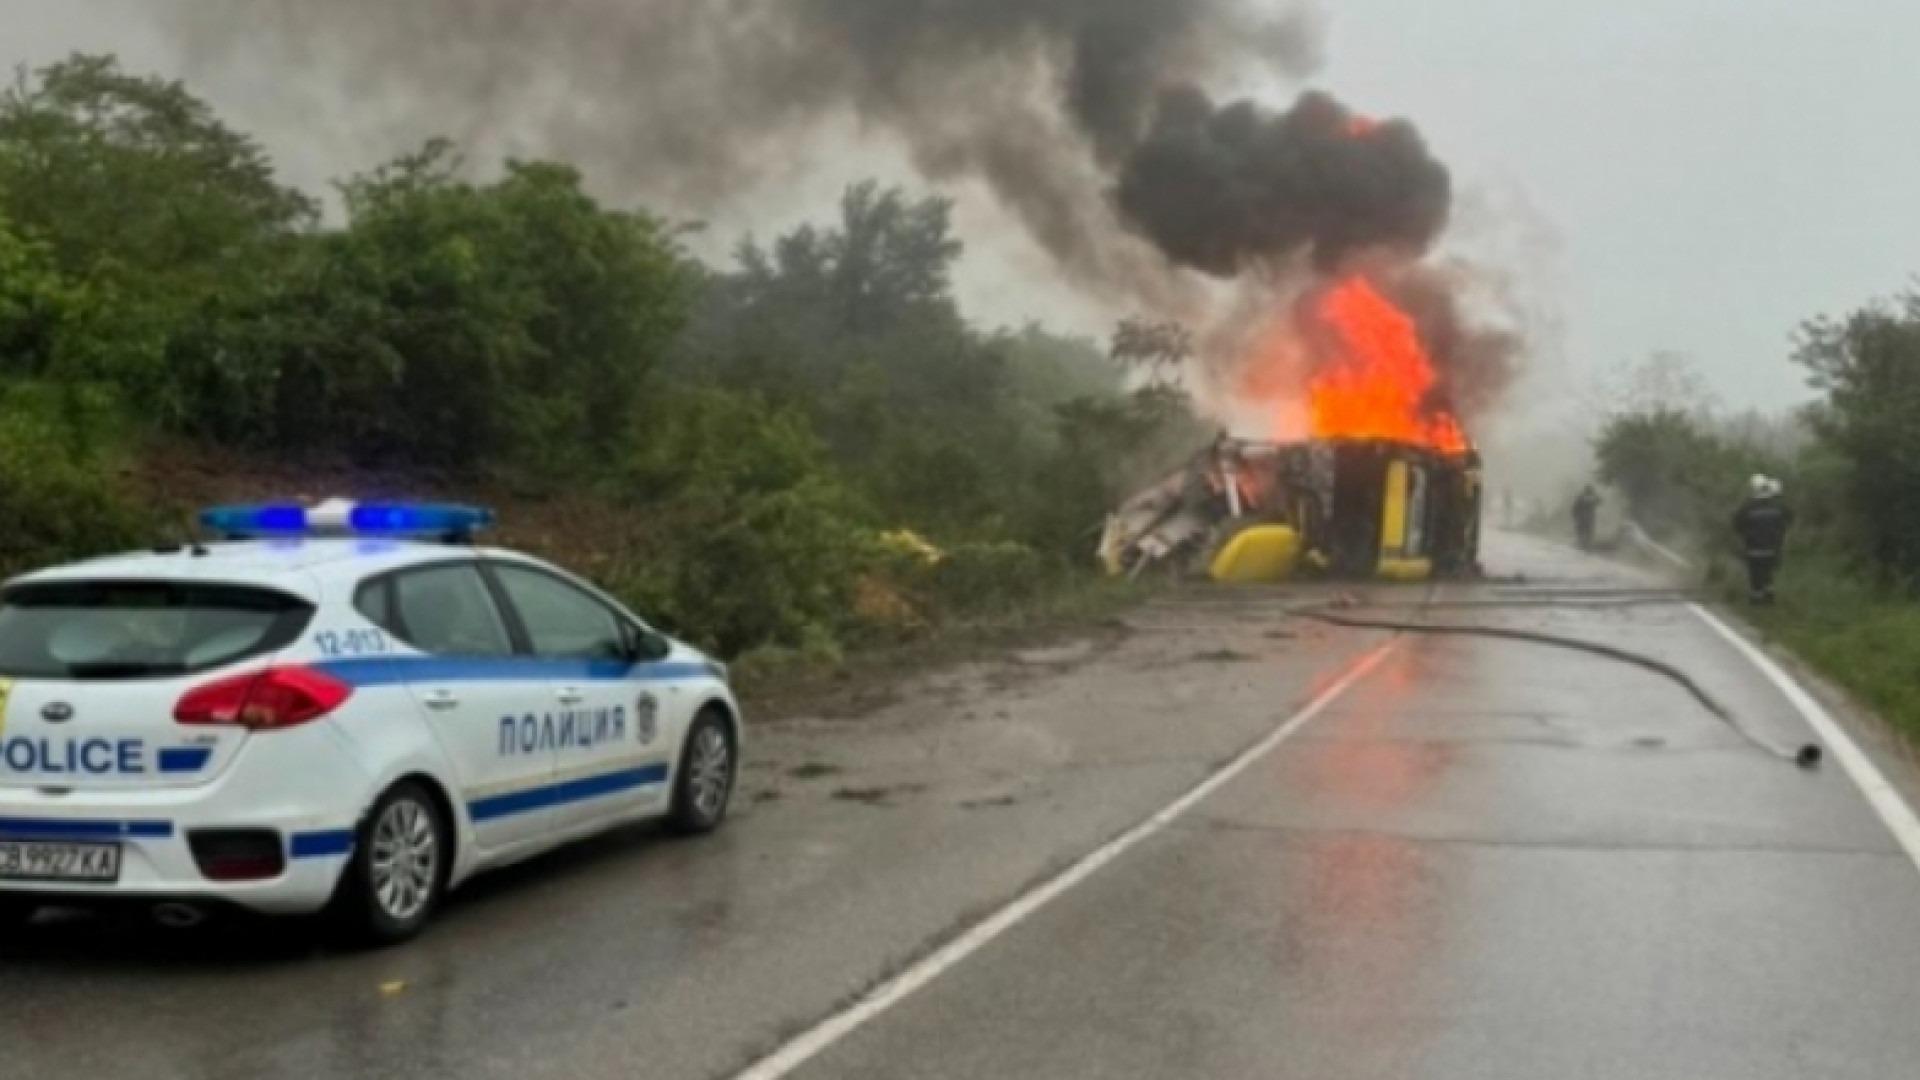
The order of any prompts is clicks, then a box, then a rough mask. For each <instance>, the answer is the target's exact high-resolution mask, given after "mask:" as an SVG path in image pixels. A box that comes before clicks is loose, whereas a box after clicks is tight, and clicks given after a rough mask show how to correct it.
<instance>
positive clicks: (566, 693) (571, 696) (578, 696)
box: [554, 686, 587, 705]
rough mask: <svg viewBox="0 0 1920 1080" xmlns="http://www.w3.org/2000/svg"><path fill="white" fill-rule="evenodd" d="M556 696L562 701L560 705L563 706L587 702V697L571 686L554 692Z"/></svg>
mask: <svg viewBox="0 0 1920 1080" xmlns="http://www.w3.org/2000/svg"><path fill="white" fill-rule="evenodd" d="M554 696H555V697H558V698H559V699H560V704H562V705H578V704H580V703H581V702H583V701H585V700H587V695H585V694H583V693H581V692H580V691H578V690H576V689H574V688H573V687H571V686H563V687H561V688H560V689H559V690H557V691H555V692H554Z"/></svg>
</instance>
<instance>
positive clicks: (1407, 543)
mask: <svg viewBox="0 0 1920 1080" xmlns="http://www.w3.org/2000/svg"><path fill="white" fill-rule="evenodd" d="M1480 509H1481V487H1480V458H1479V455H1478V453H1476V452H1475V451H1473V450H1471V449H1466V450H1461V451H1458V452H1455V451H1446V450H1436V449H1431V448H1428V447H1424V446H1419V445H1416V444H1413V443H1406V442H1399V441H1394V440H1387V439H1316V440H1312V441H1307V442H1290V443H1275V442H1253V441H1246V440H1237V439H1227V438H1222V439H1221V440H1219V441H1218V442H1216V443H1215V444H1214V445H1213V446H1211V447H1209V448H1207V449H1206V450H1203V451H1201V452H1200V453H1199V454H1197V455H1195V457H1194V458H1193V460H1192V461H1191V462H1189V463H1188V465H1187V466H1186V467H1185V468H1183V469H1181V470H1180V471H1179V472H1177V473H1175V474H1174V475H1173V476H1170V477H1167V478H1166V479H1165V480H1163V481H1161V482H1160V483H1158V484H1156V485H1154V486H1153V487H1151V488H1149V489H1147V490H1146V491H1144V492H1142V493H1140V494H1139V495H1137V496H1135V497H1134V498H1132V499H1130V500H1128V501H1127V503H1126V504H1125V505H1123V506H1121V507H1120V508H1119V509H1118V510H1116V511H1115V512H1114V513H1113V514H1112V515H1111V516H1110V517H1109V518H1108V521H1107V527H1106V531H1105V535H1104V536H1103V537H1102V540H1101V549H1100V556H1101V559H1102V561H1103V562H1104V563H1105V565H1106V567H1107V570H1108V571H1109V572H1110V573H1113V574H1116V575H1127V576H1134V577H1137V576H1140V575H1142V574H1145V573H1155V572H1168V573H1172V574H1175V575H1181V576H1187V575H1202V576H1206V577H1210V578H1212V579H1213V580H1215V581H1219V582H1224V583H1235V584H1256V583H1264V582H1277V581H1286V580H1290V579H1295V578H1301V577H1322V578H1333V579H1342V580H1357V579H1370V578H1378V579H1388V580H1399V581H1418V580H1425V579H1429V578H1435V577H1449V576H1467V575H1472V574H1476V573H1478V570H1479V557H1480Z"/></svg>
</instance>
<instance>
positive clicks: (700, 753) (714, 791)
mask: <svg viewBox="0 0 1920 1080" xmlns="http://www.w3.org/2000/svg"><path fill="white" fill-rule="evenodd" d="M689 772H690V774H691V775H690V776H689V777H688V784H689V786H690V787H691V788H692V791H693V805H694V809H696V810H698V811H699V812H700V816H701V818H702V819H703V820H707V821H712V820H714V819H716V818H718V817H719V816H720V812H721V811H722V810H723V809H725V808H726V805H727V792H728V789H729V788H731V787H732V786H733V751H732V748H730V747H729V746H728V745H727V737H726V736H725V735H724V734H722V733H721V732H720V729H719V728H715V727H704V728H701V729H700V732H699V734H697V735H695V736H694V740H693V762H692V767H691V769H690V770H689Z"/></svg>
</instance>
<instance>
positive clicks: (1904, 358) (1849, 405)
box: [1795, 290, 1920, 581]
mask: <svg viewBox="0 0 1920 1080" xmlns="http://www.w3.org/2000/svg"><path fill="white" fill-rule="evenodd" d="M1795 359H1796V360H1797V361H1798V362H1799V363H1800V364H1802V365H1804V366H1805V367H1806V368H1807V370H1808V371H1809V373H1810V374H1811V376H1812V381H1813V385H1814V386H1815V387H1816V388H1817V389H1819V390H1821V391H1823V392H1824V393H1825V395H1826V400H1825V401H1824V402H1823V403H1822V405H1821V407H1819V408H1818V409H1816V410H1814V412H1813V413H1812V420H1813V425H1814V429H1815V431H1816V433H1817V434H1818V435H1819V437H1820V439H1821V441H1822V442H1823V443H1824V444H1825V446H1826V447H1827V448H1830V449H1831V451H1832V452H1833V453H1834V454H1835V455H1836V457H1837V459H1838V460H1837V461H1836V462H1835V463H1834V465H1835V466H1836V468H1835V469H1834V472H1835V473H1836V474H1837V477H1836V478H1837V479H1838V481H1839V483H1840V485H1841V490H1842V491H1844V493H1845V497H1844V500H1843V512H1844V514H1845V515H1846V525H1847V528H1848V532H1849V533H1850V534H1851V535H1852V536H1854V537H1856V538H1857V539H1858V542H1859V543H1860V544H1861V546H1862V547H1863V548H1864V549H1865V554H1866V555H1867V556H1868V557H1869V558H1870V559H1871V560H1872V562H1873V564H1874V565H1875V566H1876V567H1877V568H1878V569H1879V570H1880V571H1881V572H1882V573H1883V574H1886V575H1890V576H1895V577H1898V578H1901V579H1904V580H1907V581H1914V580H1920V291H1913V290H1910V291H1908V292H1907V293H1905V294H1904V295H1902V296H1899V297H1897V298H1895V299H1893V300H1891V301H1888V302H1885V303H1881V304H1875V305H1872V306H1869V307H1867V308H1865V309H1863V310H1860V311H1857V312H1854V313H1853V314H1851V315H1848V316H1846V317H1844V318H1840V319H1818V320H1815V321H1813V322H1810V323H1808V324H1807V325H1806V327H1805V328H1804V330H1803V331H1802V334H1801V339H1800V343H1799V348H1798V350H1797V351H1796V354H1795Z"/></svg>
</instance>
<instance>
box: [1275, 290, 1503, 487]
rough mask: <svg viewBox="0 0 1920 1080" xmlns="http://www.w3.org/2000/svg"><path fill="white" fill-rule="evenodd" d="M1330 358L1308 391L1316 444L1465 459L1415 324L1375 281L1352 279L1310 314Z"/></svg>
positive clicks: (1462, 438) (1456, 423) (1461, 440)
mask: <svg viewBox="0 0 1920 1080" xmlns="http://www.w3.org/2000/svg"><path fill="white" fill-rule="evenodd" d="M1310 314H1311V317H1312V319H1313V321H1314V322H1316V323H1318V324H1319V325H1320V326H1321V327H1324V329H1325V331H1326V333H1325V340H1324V344H1323V346H1322V347H1323V349H1324V350H1325V351H1326V352H1327V354H1328V355H1326V356H1325V357H1324V358H1323V359H1322V361H1321V363H1320V364H1319V365H1317V366H1318V370H1317V371H1316V372H1315V374H1314V375H1313V377H1312V379H1311V381H1310V383H1309V385H1308V391H1309V412H1310V415H1311V422H1312V433H1313V437H1314V438H1317V439H1392V440H1396V441H1399V442H1406V443H1413V444H1415V445H1418V446H1425V447H1428V448H1431V449H1434V450H1439V451H1441V452H1443V453H1449V454H1458V453H1464V452H1465V451H1466V450H1467V448H1468V443H1467V436H1466V433H1465V432H1464V431H1463V430H1461V427H1460V422H1459V420H1458V418H1456V417H1455V416H1453V414H1452V413H1450V412H1447V411H1445V410H1437V409H1435V408H1433V407H1432V404H1431V401H1430V397H1429V395H1430V394H1431V393H1432V391H1433V388H1434V384H1435V382H1436V381H1437V376H1436V375H1435V374H1434V368H1433V360H1432V358H1431V357H1430V356H1428V354H1427V350H1426V347H1425V346H1424V345H1422V344H1421V342H1420V332H1419V329H1418V328H1417V327H1416V326H1415V325H1414V322H1413V318H1412V317H1411V316H1409V315H1408V314H1407V313H1406V312H1404V311H1402V310H1400V309H1399V308H1398V307H1396V306H1395V305H1394V303H1393V302H1392V301H1391V300H1388V299H1387V298H1386V296H1385V295H1383V294H1382V293H1381V292H1380V290H1379V289H1378V288H1376V287H1375V286H1374V285H1373V283H1372V282H1370V281H1368V280H1367V279H1366V278H1364V277H1359V276H1355V277H1352V278H1349V279H1348V280H1346V281H1344V282H1341V283H1340V284H1338V285H1335V286H1332V287H1331V288H1329V289H1327V290H1326V291H1325V292H1324V293H1322V294H1320V295H1319V296H1318V297H1317V298H1316V299H1315V300H1314V301H1313V302H1312V307H1311V312H1310Z"/></svg>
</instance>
